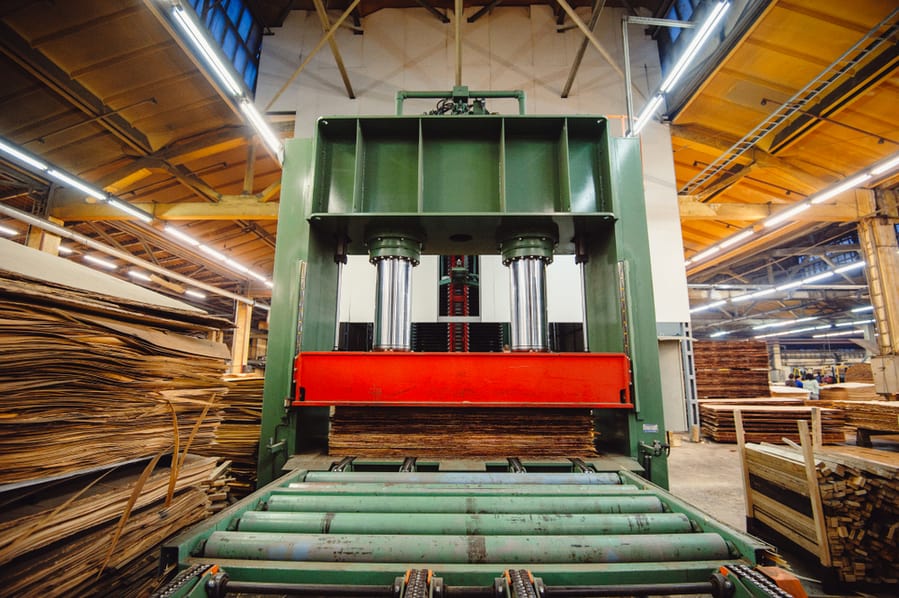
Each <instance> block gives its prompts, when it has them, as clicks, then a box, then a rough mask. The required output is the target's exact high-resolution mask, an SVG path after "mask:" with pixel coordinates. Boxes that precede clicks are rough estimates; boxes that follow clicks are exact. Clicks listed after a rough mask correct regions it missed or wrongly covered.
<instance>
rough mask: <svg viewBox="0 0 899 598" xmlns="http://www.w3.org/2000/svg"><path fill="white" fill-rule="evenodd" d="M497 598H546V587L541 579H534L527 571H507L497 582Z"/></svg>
mask: <svg viewBox="0 0 899 598" xmlns="http://www.w3.org/2000/svg"><path fill="white" fill-rule="evenodd" d="M495 591H496V598H541V597H543V596H546V586H544V585H543V581H542V580H541V579H540V578H534V576H533V575H531V572H530V571H528V570H527V569H507V570H506V571H505V572H504V573H503V577H501V578H499V579H497V580H496V584H495Z"/></svg>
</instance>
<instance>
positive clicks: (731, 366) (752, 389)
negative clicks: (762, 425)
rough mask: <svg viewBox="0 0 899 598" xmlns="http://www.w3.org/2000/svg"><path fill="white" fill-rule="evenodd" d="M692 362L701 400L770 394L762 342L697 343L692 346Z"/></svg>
mask: <svg viewBox="0 0 899 598" xmlns="http://www.w3.org/2000/svg"><path fill="white" fill-rule="evenodd" d="M693 363H694V365H695V367H696V393H697V397H698V398H700V399H707V398H715V397H725V398H750V397H763V396H767V395H768V394H769V389H768V347H767V345H766V344H765V343H764V341H697V342H694V343H693Z"/></svg>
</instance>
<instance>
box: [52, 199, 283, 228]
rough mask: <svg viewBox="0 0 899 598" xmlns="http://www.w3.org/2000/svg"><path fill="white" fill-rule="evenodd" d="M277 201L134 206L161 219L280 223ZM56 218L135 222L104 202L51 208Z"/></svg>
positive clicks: (226, 201)
mask: <svg viewBox="0 0 899 598" xmlns="http://www.w3.org/2000/svg"><path fill="white" fill-rule="evenodd" d="M278 205H279V204H278V202H260V201H257V200H256V199H255V197H254V198H253V200H252V201H246V200H236V199H228V200H223V201H220V202H218V203H205V202H183V203H171V204H151V203H135V204H134V206H135V207H138V208H140V209H142V210H144V211H145V212H148V213H150V214H152V215H153V216H154V217H155V218H157V219H159V220H277V219H278ZM51 214H52V215H53V216H54V217H55V218H59V219H61V220H65V221H69V222H70V221H88V220H133V219H134V218H132V217H131V216H129V215H128V214H125V213H124V212H122V211H120V210H117V209H115V208H113V207H112V206H108V205H106V204H102V203H95V204H87V203H65V204H62V205H57V206H54V207H53V208H51Z"/></svg>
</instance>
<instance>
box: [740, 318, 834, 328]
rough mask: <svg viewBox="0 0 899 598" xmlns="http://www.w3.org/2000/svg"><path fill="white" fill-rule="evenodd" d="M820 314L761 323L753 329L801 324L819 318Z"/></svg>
mask: <svg viewBox="0 0 899 598" xmlns="http://www.w3.org/2000/svg"><path fill="white" fill-rule="evenodd" d="M817 319H818V316H809V317H807V318H799V319H798V320H786V321H783V322H774V323H773V324H761V325H759V326H753V327H752V329H753V330H766V329H768V328H784V327H786V326H792V325H794V324H801V323H803V322H811V321H812V320H817Z"/></svg>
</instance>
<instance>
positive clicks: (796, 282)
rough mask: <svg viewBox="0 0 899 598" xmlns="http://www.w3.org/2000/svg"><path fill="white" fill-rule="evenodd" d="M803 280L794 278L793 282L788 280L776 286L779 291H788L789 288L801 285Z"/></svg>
mask: <svg viewBox="0 0 899 598" xmlns="http://www.w3.org/2000/svg"><path fill="white" fill-rule="evenodd" d="M802 285H803V282H802V281H801V280H794V281H793V282H788V283H786V284H782V285H780V286H779V287H775V288H776V289H777V290H778V291H786V290H787V289H795V288H796V287H801V286H802Z"/></svg>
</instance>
